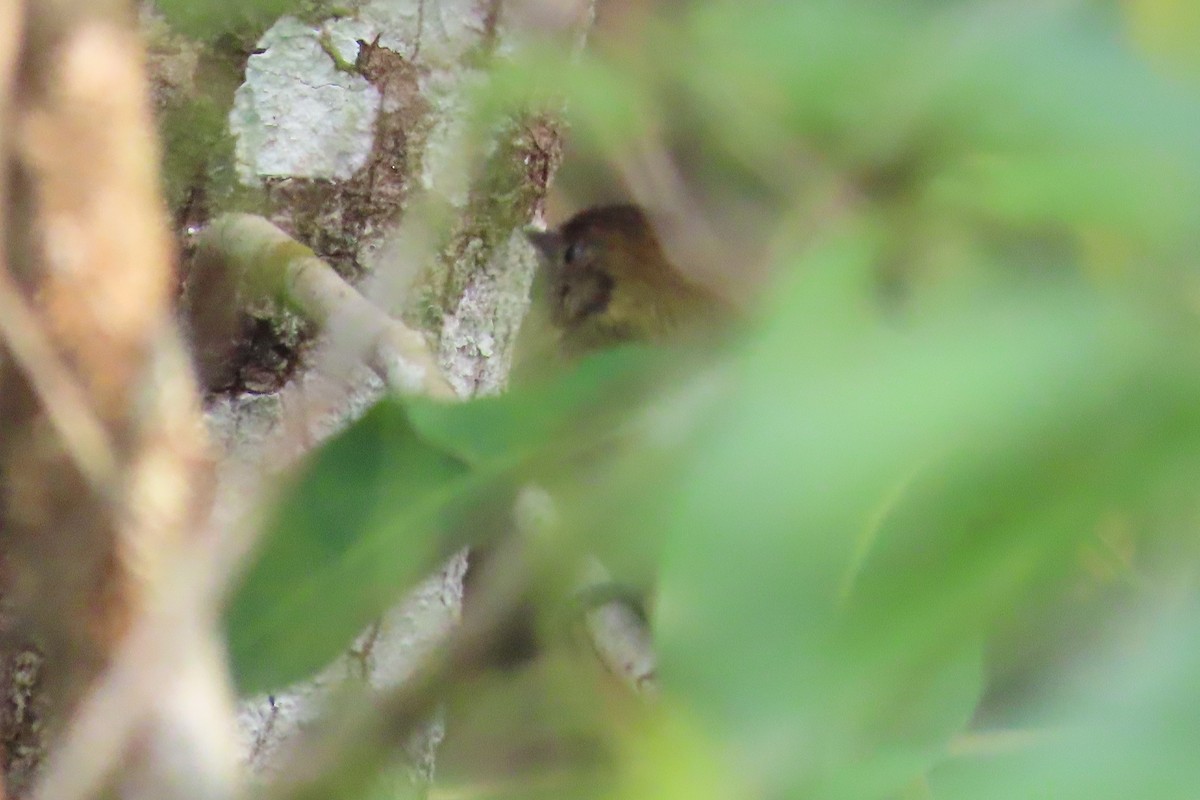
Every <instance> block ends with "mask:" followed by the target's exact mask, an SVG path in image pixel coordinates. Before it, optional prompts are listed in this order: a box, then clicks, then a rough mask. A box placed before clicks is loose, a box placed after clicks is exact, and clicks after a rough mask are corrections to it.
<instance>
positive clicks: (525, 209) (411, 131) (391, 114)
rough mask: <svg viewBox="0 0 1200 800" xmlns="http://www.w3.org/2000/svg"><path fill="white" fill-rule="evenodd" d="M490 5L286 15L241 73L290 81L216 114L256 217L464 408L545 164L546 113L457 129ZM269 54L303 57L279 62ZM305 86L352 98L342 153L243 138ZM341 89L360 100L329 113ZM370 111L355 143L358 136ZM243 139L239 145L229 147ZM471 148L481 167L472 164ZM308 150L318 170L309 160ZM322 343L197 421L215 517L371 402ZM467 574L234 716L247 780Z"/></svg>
mask: <svg viewBox="0 0 1200 800" xmlns="http://www.w3.org/2000/svg"><path fill="white" fill-rule="evenodd" d="M586 5H588V8H589V13H587V14H582V15H580V16H579V17H578V19H579V20H580V21H581V22H582V23H585V24H586V23H587V22H589V21H590V4H586ZM501 10H502V7H501V4H500V3H499V2H491V3H487V2H484V3H481V2H478V1H477V0H453V1H452V2H439V3H433V2H426V1H425V0H418V2H396V1H395V0H392V2H384V1H383V0H379V1H378V2H368V3H366V4H364V5H362V6H361V7H360V8H359V9H358V10H357V12H356V13H355V14H354V15H353V17H352V18H343V19H338V20H332V21H327V22H325V23H317V24H308V23H304V24H302V23H299V22H297V21H295V20H283V21H281V22H280V23H278V24H277V26H276V28H275V29H273V30H272V31H269V32H268V34H267V35H265V36H264V37H263V40H262V41H261V42H260V43H259V44H260V48H261V49H262V50H263V52H261V53H256V54H254V55H251V56H250V58H249V62H248V65H250V66H253V65H256V60H259V59H261V60H262V63H264V64H265V63H278V64H284V63H286V64H290V65H292V66H291V67H290V68H289V69H290V71H291V74H286V73H288V72H289V69H284V70H283V71H282V72H268V71H265V70H261V69H258V68H257V66H255V68H254V69H253V70H252V69H250V68H249V66H248V69H247V75H246V84H245V85H244V86H243V87H242V88H241V89H239V92H238V93H239V97H240V98H243V101H242V102H243V106H244V107H239V108H235V110H234V112H233V114H232V115H231V130H232V131H233V133H234V136H235V137H236V138H237V139H238V141H239V151H238V152H239V153H243V152H245V153H251V152H253V158H249V157H247V158H243V160H242V163H241V164H240V166H239V168H240V169H241V171H242V174H243V175H245V176H246V177H247V178H248V179H251V180H254V181H257V182H259V183H260V184H261V185H262V186H264V187H265V189H266V192H267V195H268V197H269V199H270V201H271V204H272V210H271V211H270V217H271V219H272V221H273V222H275V223H276V224H278V225H279V226H280V227H282V228H283V229H284V230H286V231H288V232H290V233H292V234H293V235H295V236H296V237H297V238H298V239H299V240H300V241H302V242H304V243H305V244H307V245H309V246H310V247H312V248H313V250H314V251H315V252H316V253H317V255H319V256H321V257H322V258H324V259H325V260H326V261H327V262H328V263H330V264H332V265H334V266H335V267H336V268H337V269H338V270H339V271H340V272H341V273H342V274H343V275H344V276H346V277H348V278H350V279H352V280H357V281H359V288H360V289H361V290H362V291H363V293H364V294H365V295H366V296H367V297H368V298H369V299H370V300H372V301H374V302H375V303H376V304H377V305H378V306H379V307H381V308H384V309H387V310H389V311H392V312H394V313H397V314H401V315H403V316H404V318H405V319H406V320H407V321H408V322H410V323H414V322H415V323H416V324H417V325H418V326H419V327H420V328H422V329H423V330H424V331H425V333H426V334H427V336H428V338H429V340H430V342H431V344H432V345H433V348H432V349H433V351H434V352H435V353H436V354H437V357H438V360H439V362H440V365H441V367H442V370H443V372H444V374H445V376H446V378H447V379H448V380H449V381H450V382H451V384H452V386H453V387H454V389H455V390H456V391H457V392H458V394H459V395H460V396H470V395H472V394H477V393H489V392H495V391H498V390H499V389H500V388H502V386H503V384H504V380H505V377H506V375H507V371H508V365H509V362H510V358H511V348H512V345H513V343H514V339H515V334H516V331H517V328H518V327H519V325H520V321H521V319H522V317H523V316H524V312H525V308H526V305H527V302H528V299H527V298H528V288H529V283H530V280H531V275H532V270H533V268H534V254H533V252H532V250H531V249H530V247H529V245H528V244H527V242H526V241H525V239H524V237H523V236H522V235H521V229H522V228H523V227H524V226H525V225H526V224H528V223H529V222H530V221H531V219H532V218H533V217H534V216H535V215H536V214H537V213H538V212H539V211H540V206H541V203H542V201H543V199H544V196H545V192H546V188H547V184H548V182H549V180H550V177H551V176H552V174H553V171H554V169H555V167H556V166H557V162H558V158H559V152H560V141H559V133H558V129H557V122H556V120H555V119H554V118H553V116H551V115H547V114H536V113H530V114H528V115H526V116H524V117H521V118H519V119H514V120H511V121H509V122H508V123H507V124H505V125H504V126H502V127H500V128H498V129H495V130H492V131H490V132H488V133H487V135H486V137H485V138H482V139H481V138H480V137H479V135H478V132H473V131H471V130H470V129H469V128H468V124H469V120H470V114H469V113H468V112H469V107H468V103H467V94H468V92H469V91H470V90H471V89H473V88H476V87H477V86H478V84H479V83H480V82H482V81H486V80H487V72H486V67H487V64H488V61H489V59H490V58H491V57H492V56H491V54H492V53H494V52H496V51H498V50H505V49H511V48H513V47H515V46H516V42H517V40H518V38H519V35H524V34H525V33H527V31H522V30H521V28H520V27H519V26H517V25H515V24H509V25H507V26H506V25H503V24H502V20H501V18H500V17H501ZM276 47H280V48H284V49H288V50H290V49H294V50H295V51H296V52H301V51H303V53H305V54H306V55H305V57H304V58H299V57H295V56H288V57H287V58H281V59H279V60H276V55H277V54H275V53H273V52H272V51H273V49H274V48H276ZM310 62H311V63H310ZM316 62H319V63H316ZM347 70H350V71H349V72H347ZM314 86H320V87H321V89H322V91H325V92H328V93H329V94H330V95H331V103H330V106H329V109H328V114H329V115H330V116H336V115H337V114H338V110H337V109H339V108H343V107H344V106H345V103H346V102H362V101H364V100H365V101H367V102H366V103H365V105H363V106H361V107H360V111H357V112H355V113H356V114H358V116H357V117H356V118H355V120H330V121H328V122H327V123H323V124H326V125H327V127H323V128H322V131H323V133H322V134H321V136H318V137H314V138H317V139H320V138H321V137H322V136H327V135H329V131H330V130H338V131H341V134H340V135H341V136H343V137H344V141H342V142H339V143H336V144H330V143H328V142H326V144H325V145H324V146H321V147H314V146H313V143H312V142H299V143H297V145H298V149H297V150H296V151H295V152H282V151H280V150H279V149H278V148H285V147H286V146H287V145H288V142H287V141H285V139H284V137H278V138H277V139H272V138H271V132H270V131H266V130H263V129H262V128H258V129H256V128H255V127H254V126H256V125H262V123H263V122H264V119H263V115H262V114H261V113H260V114H258V115H257V118H256V115H255V114H253V113H246V111H247V109H248V108H250V104H249V102H248V98H250V97H253V98H255V104H254V107H256V108H270V109H272V111H271V115H272V117H271V119H272V120H274V125H275V126H277V127H276V128H273V129H274V130H287V129H288V128H289V126H291V125H294V124H295V125H304V124H305V123H304V119H303V118H297V119H290V118H289V119H283V118H281V116H280V115H283V116H286V115H288V114H290V113H291V112H290V110H289V109H290V106H289V105H288V104H287V103H286V102H284V101H283V100H278V101H272V100H270V99H269V98H271V96H272V95H273V94H275V95H279V96H281V97H286V96H287V94H288V93H289V92H294V91H296V90H297V87H306V88H303V91H304V92H305V96H306V97H310V99H311V98H313V97H317V96H319V95H320V94H321V92H312V93H311V94H310V93H309V92H310V89H311V88H312V87H314ZM367 87H369V89H368V88H367ZM341 91H344V92H348V93H350V94H352V95H353V96H354V98H356V99H354V100H353V101H350V100H347V99H346V98H332V95H333V94H334V93H336V92H341ZM371 103H375V106H374V108H373V110H372V111H371V115H370V119H371V127H372V130H371V135H370V136H369V137H368V136H365V135H364V132H363V130H362V128H361V126H360V124H359V123H361V121H362V120H364V119H367V116H368V115H367V114H366V112H365V111H363V109H366V108H367V106H370V104H371ZM300 111H304V107H303V106H302V107H301V109H300ZM298 113H299V112H298ZM304 113H305V114H309V113H310V111H304ZM267 127H270V126H267ZM368 138H369V139H370V141H369V147H368V148H366V149H365V150H364V149H362V145H363V143H364V142H365V141H367V139H368ZM243 139H245V141H246V142H247V143H249V144H250V145H252V146H249V147H244V146H243V145H242V144H241V141H242V140H243ZM326 151H327V152H326ZM480 151H482V152H488V153H490V155H489V156H488V157H487V158H486V159H480V158H479V157H478V156H477V154H476V153H477V152H480ZM322 155H328V156H330V158H329V159H328V160H325V161H323V162H322V161H320V157H321V156H322ZM283 165H287V169H284V168H283ZM289 170H290V174H289ZM336 338H337V337H336V335H332V334H331V335H329V336H325V337H323V338H319V340H318V345H317V347H315V348H314V349H312V350H311V351H310V352H309V354H308V355H307V356H306V357H305V359H304V362H303V363H304V366H303V367H302V369H301V370H300V371H299V372H297V373H295V374H292V375H291V376H290V377H289V379H288V383H287V385H286V386H285V387H284V389H283V391H282V392H281V393H280V395H279V400H277V401H276V400H271V399H269V398H262V397H258V398H255V397H248V396H245V395H226V396H222V397H219V398H217V399H216V400H215V402H214V404H213V405H212V409H211V411H210V416H209V419H210V424H211V425H212V427H213V429H214V432H215V434H216V436H217V438H218V439H219V440H221V441H224V442H225V443H226V446H227V450H226V452H227V454H228V455H227V457H226V459H225V462H224V465H223V469H222V474H223V478H222V482H221V485H222V487H223V492H224V493H225V494H223V495H222V496H223V497H225V498H226V499H225V500H224V501H223V502H224V503H225V505H226V506H227V508H243V509H249V508H251V507H252V505H253V497H254V495H255V494H256V490H255V489H254V488H253V487H255V486H257V485H260V483H259V482H261V481H262V480H264V479H265V476H269V475H270V474H272V473H274V472H275V471H277V470H279V469H280V468H282V467H283V466H284V465H286V464H288V463H290V462H291V461H292V460H293V459H294V458H295V457H297V456H298V455H300V454H301V453H302V452H303V451H304V450H306V449H307V448H309V447H311V446H312V445H313V444H315V443H316V442H319V441H320V440H321V439H322V438H324V437H325V436H327V435H329V434H330V433H332V432H333V431H335V430H337V429H339V428H340V426H341V425H343V424H344V423H345V422H346V421H347V420H348V419H352V418H353V417H354V416H356V415H357V414H358V413H361V411H362V410H363V409H365V408H366V407H367V406H368V405H369V403H370V402H371V401H372V400H373V399H374V398H376V397H378V395H379V393H380V392H382V391H383V386H382V384H381V382H380V381H379V380H378V379H377V377H376V376H374V375H371V374H369V373H368V372H367V371H365V370H363V369H361V368H358V367H353V366H348V365H347V364H346V363H345V360H346V358H345V357H346V353H345V351H344V350H340V349H339V347H338V342H337V341H336ZM464 569H465V554H463V553H460V554H458V555H456V556H455V557H453V558H452V559H451V560H450V561H449V562H447V564H446V565H444V567H443V568H442V570H441V571H440V572H439V573H438V574H436V575H433V576H431V577H430V578H429V579H428V580H427V581H426V582H425V583H424V584H422V586H421V587H419V588H418V589H417V590H416V591H415V592H414V593H413V595H412V596H410V598H409V599H408V600H407V601H405V602H404V603H403V604H401V605H400V606H398V607H397V608H396V609H394V610H393V611H392V612H390V613H389V614H387V615H386V616H385V617H384V618H383V619H381V620H380V621H379V622H378V624H377V625H375V626H374V627H372V628H371V629H370V630H369V631H367V632H365V633H364V634H363V636H362V637H361V639H360V640H359V642H357V643H356V645H355V646H354V647H353V648H352V649H351V650H350V651H349V652H348V653H347V654H346V655H345V656H344V658H343V659H341V660H340V661H339V662H338V663H336V664H333V665H331V666H330V667H329V669H328V670H326V671H325V672H324V673H323V674H322V675H320V676H318V677H317V678H316V679H314V680H313V681H312V682H309V683H306V684H305V685H302V686H298V687H294V689H293V690H291V691H288V692H283V693H280V694H278V695H274V696H272V697H263V698H257V699H254V700H251V701H248V702H246V703H245V704H244V705H243V706H242V710H241V714H240V718H241V724H242V732H243V739H244V742H245V746H246V751H247V760H248V763H249V764H250V766H251V767H252V768H253V769H254V770H255V771H256V772H257V773H258V774H260V775H267V774H270V773H271V772H272V771H273V770H275V769H278V768H280V765H281V764H284V763H286V762H285V761H283V760H281V759H283V758H284V754H285V753H286V751H287V747H288V744H289V742H292V741H293V740H294V739H295V738H296V737H297V736H299V735H300V734H301V733H302V731H303V730H304V729H305V727H306V725H308V724H310V723H311V722H312V721H313V720H314V719H316V718H317V716H318V715H319V714H320V713H321V710H322V707H323V706H322V701H324V700H326V699H327V698H328V697H329V693H330V692H331V691H332V690H333V689H334V688H335V687H339V686H342V685H343V684H344V683H345V681H347V680H350V681H360V682H362V683H363V684H364V685H365V686H366V687H369V688H371V689H375V690H382V689H385V688H387V687H390V686H395V685H397V683H399V682H400V681H403V680H404V679H405V678H406V677H408V676H409V675H410V674H411V673H412V671H413V670H414V669H415V668H416V666H417V665H418V664H419V663H420V662H421V660H422V658H423V657H424V656H425V655H426V654H428V653H429V652H430V650H431V649H432V648H433V647H434V646H436V644H437V643H438V642H439V641H440V640H441V639H442V637H443V636H444V635H445V633H446V631H447V630H448V629H449V627H450V626H451V625H453V624H454V622H455V620H456V619H457V618H458V615H459V612H460V608H461V596H462V595H461V592H462V574H463V571H464ZM439 737H440V727H439V724H438V723H437V722H432V723H431V724H430V725H429V726H428V727H427V728H426V729H425V731H424V732H423V733H422V734H421V735H419V736H418V737H417V739H416V741H414V742H413V744H412V748H411V756H412V758H411V762H410V768H411V770H412V771H413V773H414V774H415V775H417V776H418V778H422V779H423V780H428V779H429V777H430V776H431V770H432V753H433V747H434V745H435V744H436V741H437V739H438V738H439Z"/></svg>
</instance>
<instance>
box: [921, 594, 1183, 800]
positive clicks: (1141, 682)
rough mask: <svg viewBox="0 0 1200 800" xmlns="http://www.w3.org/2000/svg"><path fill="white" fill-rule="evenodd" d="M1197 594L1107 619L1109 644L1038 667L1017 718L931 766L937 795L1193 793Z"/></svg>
mask: <svg viewBox="0 0 1200 800" xmlns="http://www.w3.org/2000/svg"><path fill="white" fill-rule="evenodd" d="M1196 612H1197V608H1196V605H1195V597H1194V594H1193V595H1192V597H1191V598H1190V599H1186V600H1184V599H1182V598H1180V599H1178V600H1176V602H1174V603H1172V604H1170V606H1169V607H1168V608H1167V609H1165V610H1164V609H1162V608H1158V609H1154V608H1148V609H1136V610H1130V611H1129V612H1127V613H1126V614H1125V615H1124V618H1122V619H1116V620H1112V623H1113V624H1112V626H1111V631H1110V632H1109V634H1108V636H1107V637H1106V638H1107V639H1108V645H1107V646H1106V647H1105V648H1101V649H1098V650H1096V651H1092V652H1089V653H1088V654H1086V657H1084V654H1080V655H1081V657H1080V658H1077V659H1075V660H1074V661H1072V662H1070V663H1068V664H1066V665H1065V667H1064V668H1062V669H1059V670H1057V671H1051V672H1049V673H1047V674H1044V675H1042V680H1043V686H1044V688H1045V689H1046V694H1044V695H1043V696H1042V697H1041V698H1039V699H1040V700H1041V703H1042V705H1041V707H1035V708H1025V709H1022V710H1021V711H1022V712H1023V713H1024V715H1025V716H1026V717H1027V720H1026V723H1025V725H1024V726H1021V725H1020V723H1019V722H1018V727H1016V728H1015V729H1009V730H1005V729H999V730H986V729H985V730H983V731H980V732H978V733H977V734H975V735H973V736H972V737H970V738H969V739H967V740H966V741H965V742H964V743H962V744H961V745H960V746H959V747H958V748H956V752H955V753H954V755H953V757H952V758H951V759H949V760H947V761H946V762H945V763H944V764H942V765H941V766H940V767H939V768H938V769H936V770H935V771H934V772H933V773H932V775H931V783H932V786H933V789H934V792H935V796H936V797H938V798H945V799H946V800H968V799H969V800H1001V798H1010V797H1053V798H1055V800H1120V799H1121V798H1127V797H1154V798H1156V800H1157V799H1158V798H1161V800H1185V798H1191V797H1194V796H1195V793H1196V786H1197V783H1198V782H1200V762H1197V760H1196V757H1195V742H1196V740H1197V737H1200V693H1198V692H1197V684H1196V679H1195V676H1196V674H1197V673H1196V671H1197V669H1198V668H1200V638H1198V637H1197V636H1196V633H1195V624H1194V620H1195V618H1196Z"/></svg>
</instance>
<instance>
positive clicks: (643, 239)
mask: <svg viewBox="0 0 1200 800" xmlns="http://www.w3.org/2000/svg"><path fill="white" fill-rule="evenodd" d="M526 236H527V237H528V238H529V240H530V242H531V243H532V244H533V246H534V249H535V250H536V251H537V253H538V255H539V261H540V264H539V270H538V271H537V273H536V275H535V279H534V283H533V289H532V291H531V295H532V296H531V302H530V313H529V316H528V318H527V321H526V324H525V325H524V326H522V331H521V334H520V335H519V336H518V340H517V345H516V350H517V354H516V357H515V358H516V364H517V365H519V366H522V367H523V366H524V365H525V363H527V362H528V361H529V360H530V359H531V358H545V357H546V352H545V350H546V348H545V343H543V345H542V346H541V347H538V346H537V345H536V344H533V345H531V344H530V341H531V340H533V339H535V338H536V337H545V336H546V331H545V329H546V328H549V338H550V342H551V345H552V346H553V347H555V348H556V349H557V350H558V353H557V354H558V356H559V357H561V358H562V359H563V360H566V361H568V362H569V361H574V360H576V359H578V358H580V357H582V356H586V355H588V354H590V353H594V352H597V351H599V350H602V349H604V348H608V347H612V346H615V345H620V344H625V343H630V342H646V343H666V342H670V341H678V340H680V339H682V338H683V337H685V336H686V335H688V334H693V333H697V332H700V331H704V330H711V329H713V328H716V327H719V326H721V324H722V323H723V322H724V321H726V320H727V319H728V318H729V317H730V309H729V304H728V303H727V302H726V301H725V300H724V299H723V298H721V297H720V296H719V295H718V294H717V293H715V292H713V291H712V290H710V289H708V288H706V287H704V286H702V285H701V284H700V283H698V282H696V281H694V280H692V279H690V278H688V277H687V276H686V275H685V274H684V273H683V272H682V271H681V270H679V269H678V268H677V267H676V266H675V265H674V264H672V263H671V261H670V260H669V259H668V257H667V255H666V253H665V251H664V250H663V247H662V244H661V243H660V241H659V239H658V236H657V235H656V234H655V231H654V227H653V225H652V224H651V222H650V218H649V217H648V215H647V214H646V212H645V211H643V210H642V209H641V208H640V207H638V206H636V205H632V204H621V205H604V206H596V207H592V208H587V209H584V210H583V211H580V212H579V213H577V214H575V215H574V216H573V217H571V218H570V219H569V220H567V221H566V222H565V223H563V224H562V225H561V226H560V227H558V228H557V229H554V230H548V231H536V230H528V231H526Z"/></svg>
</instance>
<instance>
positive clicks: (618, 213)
mask: <svg viewBox="0 0 1200 800" xmlns="http://www.w3.org/2000/svg"><path fill="white" fill-rule="evenodd" d="M526 235H527V236H528V237H529V239H530V241H531V242H532V243H533V245H534V247H535V248H536V249H537V250H538V253H539V255H540V256H541V264H540V269H539V270H538V274H537V276H536V278H535V281H534V286H533V291H532V297H531V301H530V308H529V314H528V316H527V318H526V320H525V324H524V325H523V326H522V328H521V333H520V336H519V338H518V342H517V347H516V351H517V352H516V362H515V363H514V365H513V380H514V382H515V383H521V382H523V381H525V380H529V379H532V378H536V377H539V376H542V375H545V374H547V373H553V372H554V371H555V370H556V369H560V368H561V367H562V366H563V362H564V361H567V362H570V361H573V360H575V359H576V358H579V357H582V356H585V355H587V354H589V353H592V352H595V351H597V350H601V349H603V348H605V347H611V346H616V345H619V344H624V343H628V342H652V343H658V342H661V343H666V342H675V341H677V340H679V339H681V338H686V337H687V336H688V335H689V334H696V335H702V334H704V333H706V332H709V331H712V330H715V329H718V328H720V327H721V324H722V323H724V322H727V321H728V320H729V319H730V318H731V317H732V316H733V315H732V313H731V311H730V307H729V305H728V304H727V303H726V302H725V301H724V300H723V299H722V298H720V297H718V296H717V295H716V294H714V293H712V292H711V291H709V290H708V289H706V288H704V287H702V286H700V285H699V284H696V283H694V282H692V281H690V280H688V279H687V278H686V277H684V275H683V274H682V273H681V272H680V271H679V270H677V269H676V268H675V266H674V265H672V264H671V263H670V261H668V260H667V256H666V253H665V252H664V251H663V248H662V246H661V245H660V244H659V241H658V237H657V236H656V235H655V233H654V229H653V228H652V227H651V224H650V221H649V219H647V217H646V215H645V214H644V213H643V212H642V210H641V209H639V208H638V207H637V206H633V205H611V206H598V207H595V208H590V209H586V210H584V211H581V212H579V213H578V214H576V215H575V216H574V217H572V218H571V219H569V220H568V221H567V222H566V223H564V224H563V225H562V226H561V227H560V228H558V229H557V230H551V231H528V232H527V234H526ZM491 559H492V556H491V554H490V546H488V545H484V546H482V547H478V548H476V549H475V550H473V551H472V553H471V559H470V568H469V569H468V572H467V578H466V582H467V601H468V604H469V602H470V597H471V595H472V594H473V593H474V590H473V589H472V587H473V586H474V585H475V584H476V582H477V581H478V580H479V578H478V575H479V573H480V572H481V571H484V570H486V569H487V567H486V566H485V565H486V564H487V562H489V561H490V560H491ZM532 618H533V612H532V611H531V610H527V611H525V612H523V613H521V614H520V615H518V617H517V618H516V619H515V620H514V621H513V623H512V624H511V625H510V626H508V629H507V630H505V631H504V632H503V633H502V635H500V636H499V637H498V641H497V643H496V645H495V647H494V648H493V652H492V653H491V654H490V656H489V659H488V660H489V661H490V662H491V663H492V664H493V665H496V666H515V665H519V664H523V663H525V662H526V661H528V660H529V659H531V658H532V657H533V656H534V655H535V654H536V653H537V651H538V644H537V641H536V635H535V631H534V628H533V624H532Z"/></svg>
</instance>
